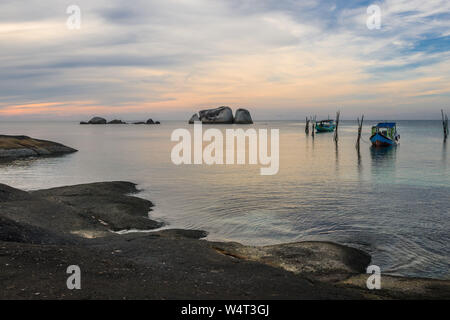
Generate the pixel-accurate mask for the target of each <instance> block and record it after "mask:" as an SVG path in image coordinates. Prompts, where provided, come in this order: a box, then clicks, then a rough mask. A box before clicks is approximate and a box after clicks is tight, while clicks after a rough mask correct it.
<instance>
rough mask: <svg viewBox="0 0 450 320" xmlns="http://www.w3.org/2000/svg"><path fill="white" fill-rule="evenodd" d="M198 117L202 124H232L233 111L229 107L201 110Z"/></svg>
mask: <svg viewBox="0 0 450 320" xmlns="http://www.w3.org/2000/svg"><path fill="white" fill-rule="evenodd" d="M199 117H200V121H201V122H202V123H233V111H232V110H231V108H230V107H219V108H216V109H208V110H202V111H200V112H199Z"/></svg>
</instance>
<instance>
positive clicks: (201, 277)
mask: <svg viewBox="0 0 450 320" xmlns="http://www.w3.org/2000/svg"><path fill="white" fill-rule="evenodd" d="M136 192H138V190H137V188H136V185H135V184H133V183H129V182H102V183H92V184H84V185H76V186H68V187H60V188H52V189H47V190H38V191H34V192H25V191H21V190H17V189H14V188H11V187H8V186H6V185H2V184H0V266H2V268H1V274H0V278H1V283H2V290H0V299H121V300H122V299H164V300H166V299H260V300H263V299H267V300H273V299H380V298H381V299H392V298H395V299H406V298H408V299H413V298H434V299H448V297H449V292H450V291H449V289H450V285H449V283H450V282H449V281H444V280H430V279H409V278H398V277H396V278H393V277H389V276H383V280H382V281H383V282H382V283H383V289H382V290H375V291H369V290H367V287H365V281H366V280H367V274H365V273H364V270H365V268H366V267H367V264H368V263H369V262H370V257H369V256H368V255H367V254H366V253H364V252H362V251H360V250H357V249H353V248H348V247H345V246H341V245H337V244H333V243H322V242H304V243H292V244H282V245H276V246H266V247H249V246H243V245H241V244H238V243H223V242H208V241H203V240H199V239H201V238H203V237H205V236H206V233H205V232H203V231H198V230H179V229H175V230H161V231H154V232H149V233H129V234H123V235H119V234H116V233H113V232H111V231H110V230H117V229H121V228H132V229H142V228H144V229H154V228H158V227H160V226H161V224H160V223H159V222H156V221H152V220H150V219H149V218H148V210H149V208H150V207H151V206H152V204H151V202H150V201H148V200H144V199H139V198H136V197H134V196H131V195H130V194H132V193H136ZM145 221H149V222H145ZM148 223H149V224H148ZM74 263H76V264H77V265H80V266H82V272H83V278H82V279H83V280H82V281H83V282H82V283H83V290H67V288H66V286H65V283H66V280H67V274H66V268H67V266H69V265H72V264H74ZM37 270H38V271H37ZM336 275H338V276H336ZM385 286H386V289H384V288H385ZM36 293H39V295H37V294H36Z"/></svg>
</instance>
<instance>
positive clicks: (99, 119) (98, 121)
mask: <svg viewBox="0 0 450 320" xmlns="http://www.w3.org/2000/svg"><path fill="white" fill-rule="evenodd" d="M80 124H82V125H88V124H93V125H101V124H103V125H104V124H128V122H126V121H123V120H119V119H114V120H111V121H108V120H106V119H105V118H102V117H93V118H92V119H91V120H89V121H87V122H86V121H81V122H80ZM132 124H161V122H160V121H153V119H148V120H147V121H138V122H132Z"/></svg>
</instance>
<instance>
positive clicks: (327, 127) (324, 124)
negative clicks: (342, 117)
mask: <svg viewBox="0 0 450 320" xmlns="http://www.w3.org/2000/svg"><path fill="white" fill-rule="evenodd" d="M334 129H336V124H335V122H334V120H330V119H328V120H322V121H319V122H317V123H316V130H317V132H333V131H334Z"/></svg>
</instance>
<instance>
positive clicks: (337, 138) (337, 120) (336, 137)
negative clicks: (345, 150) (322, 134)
mask: <svg viewBox="0 0 450 320" xmlns="http://www.w3.org/2000/svg"><path fill="white" fill-rule="evenodd" d="M340 116H341V112H340V111H338V112H336V129H335V131H334V141H335V142H336V143H337V142H338V141H339V135H338V128H339V117H340Z"/></svg>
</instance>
